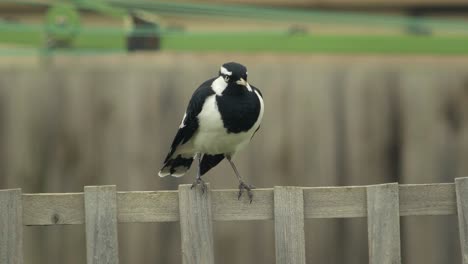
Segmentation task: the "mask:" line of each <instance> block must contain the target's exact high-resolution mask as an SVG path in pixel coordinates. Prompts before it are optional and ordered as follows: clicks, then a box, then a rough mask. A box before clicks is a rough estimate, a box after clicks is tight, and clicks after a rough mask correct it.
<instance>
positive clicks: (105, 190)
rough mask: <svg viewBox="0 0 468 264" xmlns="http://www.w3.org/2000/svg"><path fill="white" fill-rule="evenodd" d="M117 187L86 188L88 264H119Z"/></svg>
mask: <svg viewBox="0 0 468 264" xmlns="http://www.w3.org/2000/svg"><path fill="white" fill-rule="evenodd" d="M115 189H116V188H115V186H114V185H112V186H85V188H84V200H85V204H84V206H85V216H86V217H85V218H86V255H87V263H88V264H93V263H95V264H98V263H112V264H114V263H119V256H118V250H119V248H118V239H117V201H116V191H115Z"/></svg>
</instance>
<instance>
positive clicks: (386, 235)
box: [367, 183, 401, 264]
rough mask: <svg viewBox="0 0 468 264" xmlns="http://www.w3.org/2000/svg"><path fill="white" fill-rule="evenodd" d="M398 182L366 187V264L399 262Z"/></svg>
mask: <svg viewBox="0 0 468 264" xmlns="http://www.w3.org/2000/svg"><path fill="white" fill-rule="evenodd" d="M398 200H399V195H398V184H397V183H390V184H381V185H373V186H369V187H367V214H368V216H367V227H368V238H369V263H371V264H386V263H388V264H397V263H401V249H400V214H399V201H398Z"/></svg>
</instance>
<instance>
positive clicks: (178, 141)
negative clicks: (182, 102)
mask: <svg viewBox="0 0 468 264" xmlns="http://www.w3.org/2000/svg"><path fill="white" fill-rule="evenodd" d="M214 80H215V78H212V79H209V80H207V81H205V82H204V83H202V84H201V85H200V87H198V88H197V90H195V92H194V93H193V95H192V98H191V99H190V102H189V104H188V106H187V110H186V111H185V118H184V120H183V126H182V127H181V128H179V130H178V131H177V134H176V136H175V138H174V140H173V141H172V144H171V149H170V151H169V153H168V154H167V156H166V159H165V160H164V163H166V162H167V161H168V160H169V159H170V158H171V156H172V155H173V154H174V152H175V151H176V149H177V147H178V146H179V145H182V144H185V143H187V141H189V140H190V139H191V138H192V136H193V134H195V131H197V129H198V118H197V116H198V114H199V113H200V112H201V110H202V108H203V104H204V103H205V100H206V98H207V97H208V96H210V95H212V94H214V91H213V90H212V89H211V84H212V83H213V81H214Z"/></svg>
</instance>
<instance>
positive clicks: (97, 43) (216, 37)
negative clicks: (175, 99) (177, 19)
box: [0, 30, 468, 55]
mask: <svg viewBox="0 0 468 264" xmlns="http://www.w3.org/2000/svg"><path fill="white" fill-rule="evenodd" d="M0 43H6V44H13V45H20V46H23V47H34V48H41V47H44V43H45V37H44V34H43V32H41V31H38V30H32V31H3V32H0ZM466 43H468V36H415V35H404V34H402V35H324V34H322V35H310V34H297V35H291V34H286V33H248V32H246V33H232V34H228V33H219V34H217V33H183V32H179V33H167V34H163V35H162V38H161V47H162V49H163V50H171V51H197V52H209V51H227V52H277V53H340V54H345V53H350V54H356V53H358V54H359V53H373V54H375V53H376V54H447V55H457V54H468V45H467V44H466ZM125 45H126V36H125V33H124V32H123V31H110V32H106V33H105V34H99V33H97V32H91V31H88V32H87V31H84V32H82V33H80V34H79V35H78V36H77V37H76V39H75V40H74V42H73V44H72V47H73V48H74V49H76V50H75V51H79V50H93V51H100V50H102V51H109V50H112V51H123V50H125Z"/></svg>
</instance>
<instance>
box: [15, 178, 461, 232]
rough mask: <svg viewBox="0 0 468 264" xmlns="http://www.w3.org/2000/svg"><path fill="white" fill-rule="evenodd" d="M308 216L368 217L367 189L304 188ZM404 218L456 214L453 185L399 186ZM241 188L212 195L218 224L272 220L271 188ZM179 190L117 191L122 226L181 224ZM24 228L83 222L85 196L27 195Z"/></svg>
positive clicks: (73, 194)
mask: <svg viewBox="0 0 468 264" xmlns="http://www.w3.org/2000/svg"><path fill="white" fill-rule="evenodd" d="M303 190H304V194H303V195H304V215H305V218H349V217H366V216H367V207H366V186H350V187H348V186H346V187H304V188H303ZM399 191H400V215H402V216H408V215H453V214H456V210H457V209H456V199H455V185H454V184H453V183H442V184H407V185H400V186H399ZM237 192H238V190H214V191H212V192H211V197H212V198H211V200H212V210H213V211H212V213H213V219H214V220H215V221H230V220H236V221H239V220H268V219H273V189H256V190H254V191H253V192H254V201H253V203H252V204H249V202H248V201H247V200H242V199H241V200H240V201H239V200H237ZM178 202H179V198H178V193H177V191H157V192H153V191H144V192H137V191H135V192H118V193H117V205H118V208H119V210H118V213H117V218H118V221H119V222H142V223H144V222H173V221H178V220H179V209H178ZM23 208H24V213H23V223H24V225H54V224H83V223H84V202H83V193H61V194H57V193H50V194H23Z"/></svg>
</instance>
